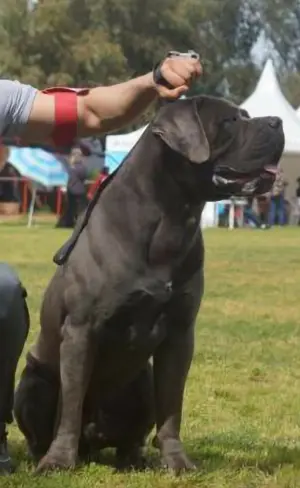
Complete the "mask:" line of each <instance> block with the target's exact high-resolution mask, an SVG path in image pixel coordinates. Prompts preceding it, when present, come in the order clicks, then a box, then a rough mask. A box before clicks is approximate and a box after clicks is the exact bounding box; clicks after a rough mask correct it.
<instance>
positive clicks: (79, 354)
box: [37, 317, 94, 472]
mask: <svg viewBox="0 0 300 488" xmlns="http://www.w3.org/2000/svg"><path fill="white" fill-rule="evenodd" d="M62 335H63V340H62V343H61V347H60V373H61V402H62V404H61V417H60V421H59V422H58V429H57V433H56V437H55V439H54V440H53V442H52V444H51V446H50V449H49V451H48V452H47V454H46V455H45V456H44V458H42V460H41V461H40V463H39V465H38V467H37V471H38V472H41V471H46V470H50V469H55V468H64V469H68V468H73V467H74V466H75V464H76V460H77V454H78V442H79V437H80V433H81V423H82V407H83V401H84V396H85V393H86V388H87V385H88V383H89V378H90V374H91V369H92V364H93V357H94V355H93V346H92V344H93V341H92V337H91V329H90V326H89V325H88V324H84V325H80V326H79V325H76V326H74V325H72V323H71V322H70V319H69V317H68V318H67V319H66V322H65V324H64V326H63V329H62Z"/></svg>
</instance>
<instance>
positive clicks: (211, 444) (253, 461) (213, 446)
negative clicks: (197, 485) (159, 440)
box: [185, 432, 300, 474]
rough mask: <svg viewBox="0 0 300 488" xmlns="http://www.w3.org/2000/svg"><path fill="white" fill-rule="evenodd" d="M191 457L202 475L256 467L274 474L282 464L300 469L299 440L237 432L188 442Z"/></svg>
mask: <svg viewBox="0 0 300 488" xmlns="http://www.w3.org/2000/svg"><path fill="white" fill-rule="evenodd" d="M185 448H186V451H187V453H188V455H189V457H190V458H191V460H192V461H193V462H194V463H195V464H196V466H197V468H198V469H199V470H201V472H202V473H203V474H208V473H211V472H213V471H216V470H219V469H221V468H228V467H230V468H233V469H239V468H244V467H247V468H256V469H259V470H261V471H263V472H265V473H266V474H273V473H274V472H275V471H276V470H277V469H278V468H280V467H281V466H283V465H292V466H293V467H294V468H300V440H299V442H298V443H296V442H295V441H294V440H293V439H276V441H275V440H274V441H271V440H270V439H261V438H259V437H254V436H253V435H251V436H248V435H243V434H241V435H238V434H237V433H235V432H233V433H232V432H227V433H226V432H224V433H222V434H212V435H210V436H205V437H202V438H199V439H196V440H194V441H193V442H190V443H189V442H186V443H185Z"/></svg>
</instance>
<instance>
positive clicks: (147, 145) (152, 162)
mask: <svg viewBox="0 0 300 488" xmlns="http://www.w3.org/2000/svg"><path fill="white" fill-rule="evenodd" d="M195 170H196V171H198V174H194V173H195ZM121 171H122V173H123V176H122V180H123V179H124V178H126V175H127V174H128V176H129V174H130V180H131V182H132V183H133V187H131V190H132V191H136V192H137V193H138V194H141V193H142V194H144V195H145V196H150V195H151V196H152V197H153V200H154V201H156V202H158V203H161V204H162V205H164V204H166V203H167V201H168V202H169V203H170V201H173V202H175V201H176V202H177V203H178V205H180V204H181V205H182V206H187V205H188V206H192V207H194V208H195V209H196V208H197V209H198V212H199V215H200V214H201V212H202V209H203V207H204V205H205V203H206V201H205V199H204V198H201V184H199V168H193V167H192V166H191V165H190V164H189V163H186V162H184V161H182V158H180V155H178V154H176V153H174V152H173V151H171V150H170V149H169V148H168V147H167V146H166V145H165V144H164V143H163V141H162V140H161V139H160V138H159V137H157V136H156V135H154V134H153V133H152V131H151V125H150V126H149V127H148V129H147V130H146V131H145V133H144V134H143V136H142V139H141V140H140V142H139V143H138V144H137V145H136V146H135V148H134V149H133V151H132V152H131V154H130V155H129V156H128V158H127V160H126V162H125V164H124V167H123V168H122V170H121ZM120 173H121V172H120ZM203 174H204V172H203ZM120 176H121V174H120ZM203 187H204V188H205V187H207V185H205V184H204V185H203Z"/></svg>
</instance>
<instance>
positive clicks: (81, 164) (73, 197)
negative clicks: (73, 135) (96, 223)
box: [57, 146, 109, 228]
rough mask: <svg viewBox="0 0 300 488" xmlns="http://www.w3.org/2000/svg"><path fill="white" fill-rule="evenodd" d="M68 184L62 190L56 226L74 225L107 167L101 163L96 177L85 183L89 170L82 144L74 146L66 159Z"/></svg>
mask: <svg viewBox="0 0 300 488" xmlns="http://www.w3.org/2000/svg"><path fill="white" fill-rule="evenodd" d="M67 163H68V164H67V166H66V167H67V171H68V174H69V179H68V184H67V188H66V191H65V192H64V201H63V207H62V213H61V217H60V219H59V221H58V223H57V226H58V227H71V228H72V227H74V226H75V223H76V220H77V218H78V216H79V214H80V213H81V212H82V211H83V210H84V209H85V208H86V206H87V204H88V202H89V200H91V199H92V198H93V196H94V193H95V191H96V189H97V187H98V186H99V185H100V184H101V183H102V182H103V181H104V180H105V178H106V177H107V176H108V174H109V171H108V168H107V167H106V166H105V165H103V166H102V168H101V169H100V170H99V171H98V173H97V175H96V177H95V178H94V179H93V180H91V182H90V183H89V184H88V185H87V184H86V182H87V181H88V180H89V178H91V171H90V169H89V167H88V165H87V163H86V155H85V154H84V149H83V148H82V146H75V147H74V148H73V149H72V151H71V154H70V156H69V158H68V159H67Z"/></svg>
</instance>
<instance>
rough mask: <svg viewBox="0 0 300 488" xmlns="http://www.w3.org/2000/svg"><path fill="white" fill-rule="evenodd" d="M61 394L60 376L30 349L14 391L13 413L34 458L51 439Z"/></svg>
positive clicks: (45, 450) (36, 459)
mask: <svg viewBox="0 0 300 488" xmlns="http://www.w3.org/2000/svg"><path fill="white" fill-rule="evenodd" d="M58 395H59V377H57V376H56V375H55V374H54V373H52V372H51V371H50V370H49V368H47V367H45V366H44V365H42V364H40V363H39V362H38V361H37V360H36V359H35V358H33V357H32V356H31V354H30V353H29V354H28V355H27V364H26V366H25V369H24V370H23V373H22V375H21V380H20V383H19V385H18V387H17V389H16V392H15V398H14V416H15V419H16V421H17V424H18V426H19V428H20V430H21V432H22V433H23V434H24V436H25V438H26V441H27V445H28V448H29V451H30V454H31V455H32V457H33V458H34V460H35V461H38V460H39V459H40V458H41V457H42V456H44V455H45V453H46V452H47V450H48V448H49V446H50V444H51V442H52V439H53V435H54V423H55V416H56V411H57V402H58Z"/></svg>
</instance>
